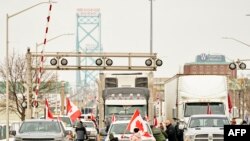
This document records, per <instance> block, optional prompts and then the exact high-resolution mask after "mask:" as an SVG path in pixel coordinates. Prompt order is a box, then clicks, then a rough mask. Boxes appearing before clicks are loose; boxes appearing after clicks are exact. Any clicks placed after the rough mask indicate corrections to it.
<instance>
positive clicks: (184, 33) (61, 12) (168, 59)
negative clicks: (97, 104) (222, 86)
mask: <svg viewBox="0 0 250 141" xmlns="http://www.w3.org/2000/svg"><path fill="white" fill-rule="evenodd" d="M39 2H42V0H0V21H1V22H0V33H1V34H0V37H1V38H0V48H1V52H0V56H1V59H0V61H1V62H3V61H4V57H5V49H6V44H5V42H6V40H5V39H6V14H7V13H8V14H9V15H12V14H14V13H16V12H18V11H21V10H23V9H25V8H27V7H30V6H32V5H34V4H36V3H39ZM78 8H100V13H101V38H102V42H101V43H102V45H103V49H104V51H105V52H149V50H150V44H149V43H150V40H149V39H150V38H149V37H150V32H149V31H150V2H149V0H57V3H56V4H53V8H52V11H51V21H50V24H49V32H48V35H47V37H48V39H49V38H52V37H55V36H57V35H60V34H65V33H75V35H76V23H77V21H76V13H77V9H78ZM246 14H250V0H154V1H153V52H155V53H158V57H159V58H161V59H162V60H163V61H164V64H163V66H162V67H160V68H158V70H157V72H155V76H162V77H170V76H173V75H175V74H176V73H178V72H179V70H180V68H181V67H183V65H184V64H185V63H189V62H194V61H195V56H196V55H199V54H201V53H206V54H223V55H225V56H226V57H227V59H229V60H227V61H231V60H236V59H238V58H240V59H248V58H250V47H247V46H245V45H243V44H241V43H239V42H236V41H234V40H226V39H222V37H233V38H236V39H238V40H240V41H243V42H245V43H248V44H250V16H246ZM47 15H48V5H46V4H44V5H40V6H37V7H35V8H33V9H31V10H29V11H26V12H24V13H21V14H20V15H17V16H15V17H12V18H11V19H9V48H10V51H12V50H15V51H16V52H18V53H19V54H25V52H26V48H27V47H31V50H32V51H35V44H36V43H40V42H42V41H43V39H44V35H45V33H44V30H45V27H46V17H47ZM75 35H74V36H63V37H60V38H58V39H56V40H54V41H51V42H48V43H47V46H46V49H45V52H46V51H75V48H76V47H75V46H76V43H75V41H76V38H75ZM40 48H41V47H40ZM249 66H250V64H249ZM62 74H63V77H62ZM64 74H68V75H67V76H70V77H69V78H67V77H65V76H66V75H64ZM59 75H60V76H59V79H60V80H66V81H71V82H74V81H75V77H74V76H75V71H68V72H63V73H62V72H59Z"/></svg>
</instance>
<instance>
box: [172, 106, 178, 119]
mask: <svg viewBox="0 0 250 141" xmlns="http://www.w3.org/2000/svg"><path fill="white" fill-rule="evenodd" d="M172 117H173V119H177V110H176V107H173V109H172Z"/></svg>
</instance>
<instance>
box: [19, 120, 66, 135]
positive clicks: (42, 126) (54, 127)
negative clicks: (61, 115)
mask: <svg viewBox="0 0 250 141" xmlns="http://www.w3.org/2000/svg"><path fill="white" fill-rule="evenodd" d="M19 132H20V133H25V132H56V133H58V132H61V129H60V125H59V122H54V121H32V122H23V124H22V125H21V127H20V130H19Z"/></svg>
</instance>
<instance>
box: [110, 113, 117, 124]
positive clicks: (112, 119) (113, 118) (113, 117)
mask: <svg viewBox="0 0 250 141" xmlns="http://www.w3.org/2000/svg"><path fill="white" fill-rule="evenodd" d="M115 121H116V117H115V114H113V115H112V118H111V122H112V123H113V122H115Z"/></svg>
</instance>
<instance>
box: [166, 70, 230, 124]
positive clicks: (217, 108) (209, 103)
mask: <svg viewBox="0 0 250 141" xmlns="http://www.w3.org/2000/svg"><path fill="white" fill-rule="evenodd" d="M208 110H210V111H211V113H212V114H221V115H226V116H228V117H229V108H228V77H227V76H226V75H184V74H177V75H175V76H174V77H172V78H170V79H168V80H167V81H166V83H165V118H168V119H172V118H177V119H182V120H185V121H186V122H187V121H188V118H189V117H190V116H191V115H196V114H208Z"/></svg>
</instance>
